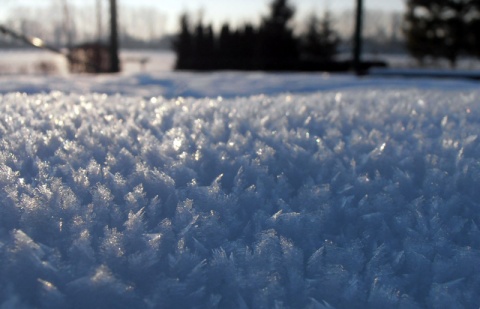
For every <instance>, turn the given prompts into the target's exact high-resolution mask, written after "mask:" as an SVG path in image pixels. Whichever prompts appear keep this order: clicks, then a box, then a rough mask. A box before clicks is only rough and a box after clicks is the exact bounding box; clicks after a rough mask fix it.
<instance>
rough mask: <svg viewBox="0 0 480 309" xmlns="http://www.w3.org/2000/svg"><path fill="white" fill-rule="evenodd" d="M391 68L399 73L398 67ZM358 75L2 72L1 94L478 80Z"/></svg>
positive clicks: (210, 91)
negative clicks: (50, 73)
mask: <svg viewBox="0 0 480 309" xmlns="http://www.w3.org/2000/svg"><path fill="white" fill-rule="evenodd" d="M393 72H400V73H401V71H398V70H395V71H393ZM393 74H394V73H392V76H390V77H385V76H377V77H375V76H373V77H372V76H370V77H362V78H357V77H355V76H353V75H346V74H326V73H325V74H322V73H274V74H273V73H262V72H253V73H243V72H220V73H189V72H158V73H148V74H131V73H125V74H120V75H100V76H95V75H78V76H75V75H67V76H62V75H58V76H55V75H53V76H42V75H39V76H33V77H32V76H23V77H22V76H17V77H13V78H12V76H0V94H5V93H9V92H22V93H28V94H37V93H45V92H46V93H48V92H51V91H62V92H65V93H90V92H97V93H107V94H122V95H129V96H132V95H134V96H142V97H152V96H163V97H166V98H175V97H178V96H183V97H195V98H203V97H206V96H208V97H214V98H216V97H217V96H222V97H224V98H234V97H237V96H249V95H260V94H267V95H278V94H283V93H287V92H291V93H304V94H308V93H313V92H317V91H320V90H321V91H325V90H339V91H341V90H345V89H352V88H353V89H365V88H375V89H395V90H398V89H401V90H404V89H411V88H414V89H441V90H449V89H454V90H459V89H463V90H471V89H477V88H478V82H475V81H465V80H460V79H459V80H442V79H432V78H430V79H427V78H424V79H412V78H410V79H406V78H398V77H395V76H393Z"/></svg>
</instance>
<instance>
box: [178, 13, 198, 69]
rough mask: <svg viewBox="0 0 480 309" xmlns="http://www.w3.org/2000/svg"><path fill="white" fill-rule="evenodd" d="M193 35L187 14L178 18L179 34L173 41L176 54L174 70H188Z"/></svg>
mask: <svg viewBox="0 0 480 309" xmlns="http://www.w3.org/2000/svg"><path fill="white" fill-rule="evenodd" d="M192 48H193V35H192V33H191V30H190V20H189V17H188V15H187V14H183V15H182V16H181V17H180V33H179V35H178V36H177V37H176V38H175V39H174V41H173V50H174V51H175V53H176V54H177V62H176V64H175V68H176V69H185V68H188V66H189V62H190V61H191V58H192Z"/></svg>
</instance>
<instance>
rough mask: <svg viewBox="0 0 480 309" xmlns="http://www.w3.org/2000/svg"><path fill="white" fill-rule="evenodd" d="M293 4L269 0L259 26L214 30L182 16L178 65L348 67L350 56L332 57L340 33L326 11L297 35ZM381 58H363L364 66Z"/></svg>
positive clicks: (290, 68) (274, 68) (207, 67)
mask: <svg viewBox="0 0 480 309" xmlns="http://www.w3.org/2000/svg"><path fill="white" fill-rule="evenodd" d="M294 14H295V9H294V7H293V6H291V5H290V4H289V3H288V1H287V0H273V2H272V3H271V4H270V14H269V15H268V16H266V17H264V18H263V19H262V21H261V24H260V25H259V26H258V28H255V27H254V26H252V25H250V24H246V25H244V26H243V27H240V28H238V29H232V28H231V27H230V26H229V25H228V24H225V25H223V27H222V28H221V30H220V33H219V34H215V33H214V32H213V30H212V26H211V25H207V26H205V25H204V24H203V22H202V21H201V20H200V21H199V22H198V23H197V24H196V25H195V26H192V25H191V24H190V19H189V17H188V15H186V14H185V15H183V16H182V17H181V19H180V33H179V35H178V36H177V38H176V40H175V41H174V44H173V48H174V50H175V52H176V54H177V63H176V69H177V70H263V71H347V70H351V69H352V61H335V55H336V53H337V47H338V45H339V43H340V40H339V36H338V35H337V34H336V33H335V31H334V30H333V27H332V20H331V18H330V15H329V14H328V13H327V14H326V15H325V16H324V18H323V19H322V20H320V19H319V18H318V17H316V16H312V18H311V19H310V20H309V22H308V25H307V26H308V30H307V33H305V34H304V35H301V36H298V37H297V36H295V34H294V33H293V29H292V27H291V20H292V18H293V16H294ZM375 64H376V65H385V64H384V63H367V64H366V63H362V67H365V68H367V67H368V66H371V65H375Z"/></svg>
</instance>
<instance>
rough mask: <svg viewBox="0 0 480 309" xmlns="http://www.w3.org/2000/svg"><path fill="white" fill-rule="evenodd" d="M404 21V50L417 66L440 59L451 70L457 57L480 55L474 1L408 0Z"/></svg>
mask: <svg viewBox="0 0 480 309" xmlns="http://www.w3.org/2000/svg"><path fill="white" fill-rule="evenodd" d="M404 19H405V25H404V32H405V37H406V41H407V42H406V43H407V49H408V51H409V52H410V54H411V55H412V56H413V57H415V58H416V59H417V60H418V61H419V63H423V62H424V60H425V58H427V57H432V58H444V59H447V60H448V61H449V62H450V64H451V66H452V67H455V65H456V62H457V60H458V57H459V56H461V55H473V56H480V33H479V32H478V29H479V26H480V2H479V1H478V0H433V1H432V0H428V1H427V0H408V1H407V11H406V13H405V17H404Z"/></svg>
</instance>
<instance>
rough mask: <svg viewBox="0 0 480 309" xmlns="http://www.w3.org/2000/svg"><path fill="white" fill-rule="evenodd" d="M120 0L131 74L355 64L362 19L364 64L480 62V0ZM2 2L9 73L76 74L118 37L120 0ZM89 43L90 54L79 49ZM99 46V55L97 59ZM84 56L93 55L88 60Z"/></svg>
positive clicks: (474, 65) (125, 61) (0, 65)
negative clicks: (35, 40)
mask: <svg viewBox="0 0 480 309" xmlns="http://www.w3.org/2000/svg"><path fill="white" fill-rule="evenodd" d="M113 2H116V4H115V5H116V8H115V14H116V17H117V18H116V21H115V24H116V26H117V27H118V28H117V29H116V30H115V34H116V35H117V36H118V41H117V44H118V47H119V49H118V53H119V57H120V63H121V70H122V72H125V73H131V72H158V71H170V70H174V69H184V70H215V69H227V70H228V69H233V70H289V71H299V70H301V71H305V70H307V71H308V70H320V71H324V70H325V71H345V70H349V69H351V65H352V63H351V62H352V61H353V60H354V59H353V58H354V56H352V53H353V51H354V49H355V40H354V38H355V33H356V31H355V30H356V26H357V25H358V23H359V22H360V25H361V26H362V27H361V33H360V35H361V38H362V45H361V59H362V61H364V62H370V63H373V64H374V65H380V66H383V65H386V66H388V67H389V68H402V69H404V68H436V69H438V68H442V69H462V70H477V69H478V68H479V67H480V66H479V64H478V56H479V55H480V48H479V41H480V39H478V36H479V34H477V31H476V29H480V28H479V25H480V24H479V21H480V6H479V4H478V3H477V2H478V1H475V0H442V1H421V0H389V1H383V0H363V1H359V0H335V1H334V0H330V1H328V0H290V1H287V0H283V1H281V0H260V1H259V0H230V1H222V0H181V1H179V0H162V1H155V0H117V1H113ZM362 2H363V3H362ZM359 3H361V5H362V9H363V10H362V18H361V19H360V20H358V16H357V12H358V5H359ZM0 4H1V7H2V9H1V11H0V25H1V27H2V31H3V33H0V74H69V72H70V71H72V70H73V71H75V69H72V64H71V63H70V64H69V60H72V59H73V58H74V62H77V63H78V62H82V61H83V62H85V61H86V62H88V63H89V65H90V64H91V63H90V62H93V60H92V59H93V58H95V57H96V58H95V59H97V58H98V59H100V58H101V52H102V51H101V47H102V46H107V47H108V46H111V44H112V38H111V36H112V29H111V27H112V14H113V13H112V7H111V5H112V0H40V1H39V0H0ZM12 33H13V35H12ZM357 35H358V33H357ZM19 37H21V38H23V40H22V39H19ZM25 38H27V39H30V40H32V39H33V38H38V39H41V40H42V41H41V42H42V43H41V44H40V47H43V49H39V48H35V47H33V46H32V44H27V43H26V42H25V41H26V40H25ZM33 45H35V44H33ZM37 45H38V44H37ZM37 47H38V46H37ZM45 47H47V48H46V49H45ZM79 48H80V49H81V51H82V52H83V53H84V54H85V55H82V54H78V53H77V52H78V49H79ZM52 50H53V51H54V52H52ZM92 51H93V52H94V53H95V55H96V56H95V57H93V58H92V56H90V58H88V53H89V52H92ZM97 53H100V54H97ZM66 55H68V56H66ZM82 57H84V58H85V57H87V58H85V59H89V60H79V59H84V58H82ZM99 57H100V58H99ZM98 59H97V60H98ZM102 59H103V58H102ZM97 60H95V61H97ZM70 62H71V61H70ZM83 62H82V63H83ZM278 63H283V66H279V67H278V66H277V64H278ZM96 69H98V68H96ZM76 70H77V72H81V71H82V70H84V69H79V68H77V69H76ZM85 70H86V71H88V68H87V69H85Z"/></svg>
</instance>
